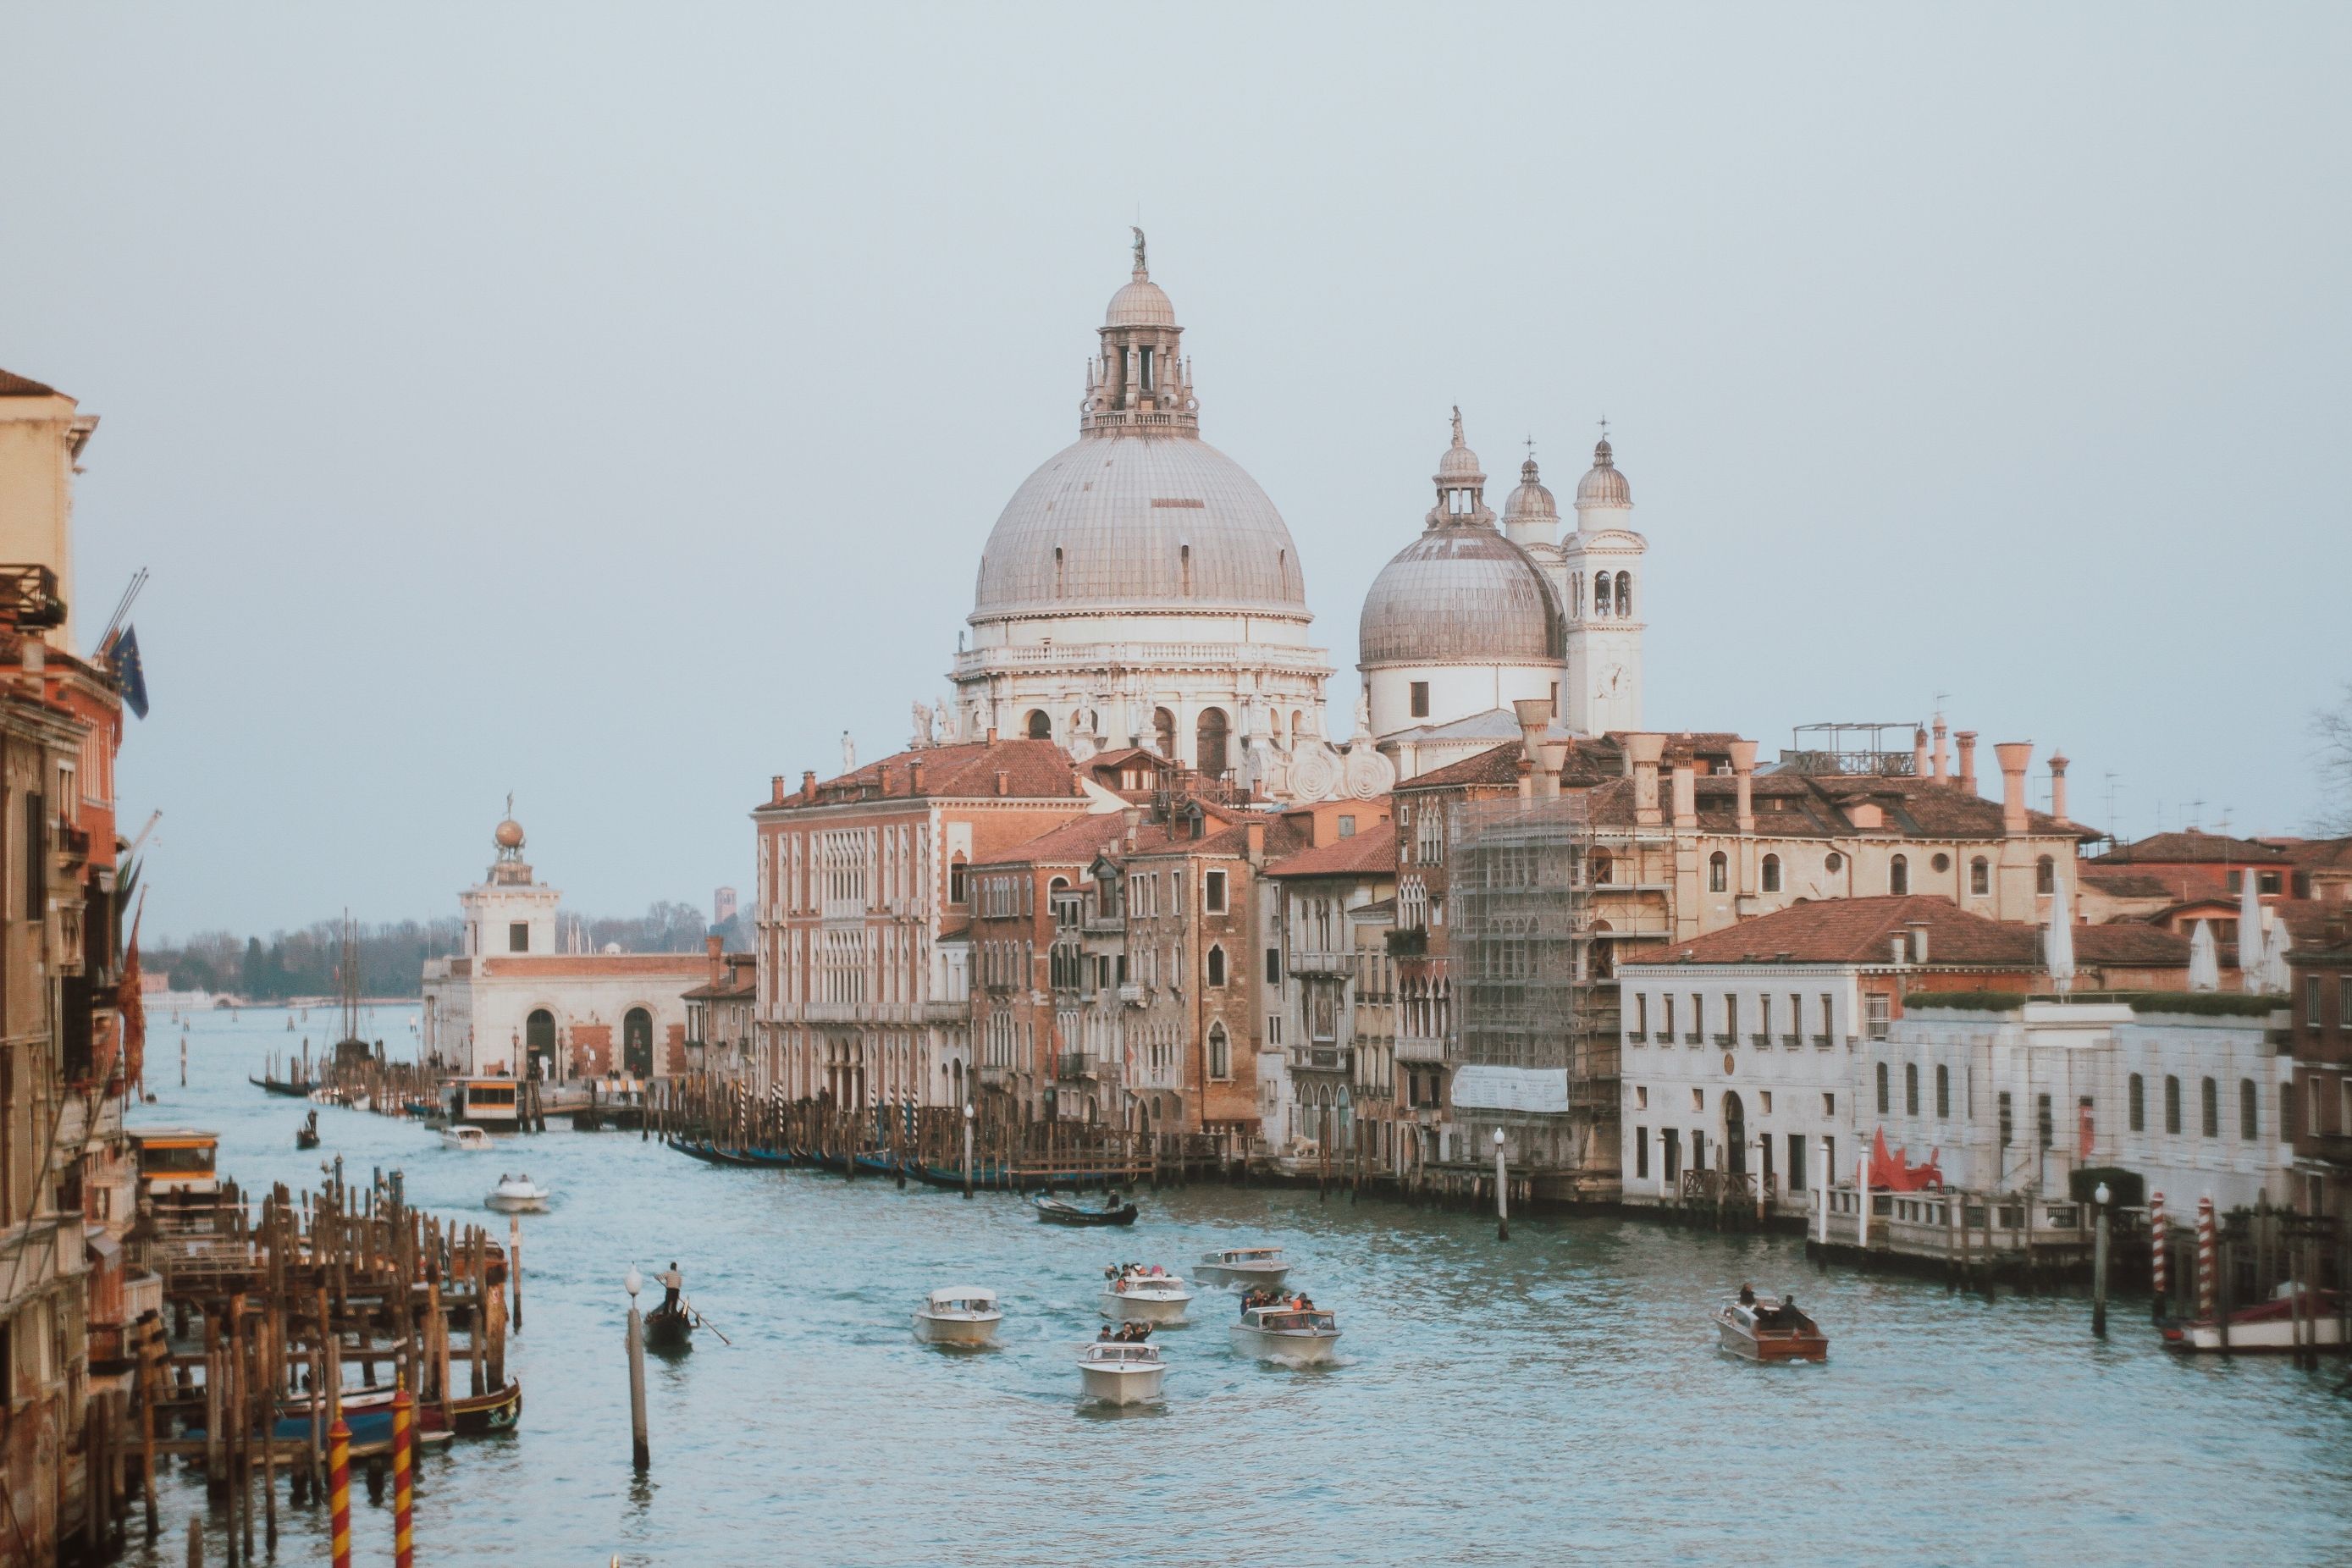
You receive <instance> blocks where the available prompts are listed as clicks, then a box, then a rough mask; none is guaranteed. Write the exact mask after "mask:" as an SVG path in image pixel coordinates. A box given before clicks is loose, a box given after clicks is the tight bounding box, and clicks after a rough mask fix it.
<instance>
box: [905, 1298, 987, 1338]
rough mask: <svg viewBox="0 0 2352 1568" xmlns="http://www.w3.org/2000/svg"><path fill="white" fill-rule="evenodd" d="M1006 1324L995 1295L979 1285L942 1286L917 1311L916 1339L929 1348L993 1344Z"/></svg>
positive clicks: (924, 1300) (925, 1299) (924, 1299)
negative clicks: (930, 1346)
mask: <svg viewBox="0 0 2352 1568" xmlns="http://www.w3.org/2000/svg"><path fill="white" fill-rule="evenodd" d="M1003 1321H1004V1313H1003V1310H1001V1309H1000V1308H999V1307H998V1306H997V1304H996V1292H995V1291H993V1290H990V1289H983V1288H982V1287H981V1286H978V1285H948V1286H942V1287H941V1288H940V1289H937V1290H934V1291H932V1292H931V1293H930V1294H929V1295H928V1296H926V1297H924V1298H923V1304H922V1305H921V1306H919V1307H918V1308H916V1309H915V1337H916V1338H917V1339H919V1340H920V1341H922V1342H924V1343H925V1344H927V1345H984V1344H989V1343H992V1342H994V1340H995V1339H996V1331H997V1328H998V1326H999V1325H1001V1324H1002V1323H1003Z"/></svg>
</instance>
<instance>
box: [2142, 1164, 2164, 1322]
mask: <svg viewBox="0 0 2352 1568" xmlns="http://www.w3.org/2000/svg"><path fill="white" fill-rule="evenodd" d="M2164 1235H2165V1231H2164V1194H2162V1193H2150V1194H2147V1237H2148V1247H2149V1248H2150V1250H2149V1253H2148V1259H2147V1280H2148V1285H2149V1287H2150V1289H2152V1290H2153V1291H2154V1292H2155V1296H2156V1300H2155V1303H2154V1304H2153V1306H2152V1307H2151V1308H2150V1309H2149V1311H2148V1316H2149V1317H2151V1318H2157V1319H2161V1318H2162V1317H2163V1316H2164V1298H2165V1294H2166V1292H2167V1290H2168V1288H2169V1282H2168V1279H2166V1271H2167V1269H2168V1268H2169V1263H2168V1260H2167V1259H2166V1258H2165V1256H2164Z"/></svg>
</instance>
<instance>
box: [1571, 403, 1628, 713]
mask: <svg viewBox="0 0 2352 1568" xmlns="http://www.w3.org/2000/svg"><path fill="white" fill-rule="evenodd" d="M1560 546H1561V548H1560V557H1561V559H1560V565H1559V568H1558V570H1559V572H1560V574H1561V578H1560V587H1561V590H1562V591H1561V595H1560V597H1561V599H1562V601H1563V602H1564V603H1565V605H1566V606H1567V609H1568V691H1567V700H1566V701H1565V703H1564V704H1563V707H1564V708H1565V711H1564V712H1562V713H1561V715H1560V719H1561V721H1563V722H1564V723H1566V724H1567V726H1568V727H1569V728H1570V729H1571V730H1574V731H1577V732H1578V733H1579V734H1583V735H1598V734H1601V733H1604V732H1605V731H1611V730H1639V729H1640V728H1641V727H1642V618H1641V617H1642V611H1643V593H1644V591H1645V586H1644V584H1643V581H1642V557H1643V555H1644V554H1645V553H1647V552H1648V551H1649V548H1650V545H1649V541H1647V540H1645V539H1643V537H1642V536H1641V535H1640V534H1639V533H1637V532H1635V531H1633V489H1632V487H1630V486H1629V485H1627V484H1626V482H1625V476H1624V475H1623V474H1622V473H1620V472H1619V471H1618V468H1617V462H1616V454H1615V452H1614V451H1613V450H1612V448H1611V447H1610V445H1609V422H1608V421H1607V420H1605V419H1604V420H1602V421H1601V442H1600V444H1599V445H1598V446H1596V447H1593V448H1592V467H1591V468H1590V469H1588V470H1586V472H1585V475H1584V477H1583V478H1582V479H1579V480H1578V481H1577V484H1576V527H1575V529H1574V531H1571V532H1570V534H1569V535H1568V537H1567V538H1566V539H1564V540H1562V541H1561V542H1560Z"/></svg>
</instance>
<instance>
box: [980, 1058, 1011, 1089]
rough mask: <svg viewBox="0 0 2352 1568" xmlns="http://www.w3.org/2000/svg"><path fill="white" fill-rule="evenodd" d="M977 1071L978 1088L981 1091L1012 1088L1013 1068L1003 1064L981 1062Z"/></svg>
mask: <svg viewBox="0 0 2352 1568" xmlns="http://www.w3.org/2000/svg"><path fill="white" fill-rule="evenodd" d="M979 1070H980V1087H981V1088H982V1089H1010V1088H1012V1087H1013V1068H1011V1067H1009V1066H1008V1065H1006V1064H1005V1063H1003V1062H982V1063H981V1064H980V1069H979Z"/></svg>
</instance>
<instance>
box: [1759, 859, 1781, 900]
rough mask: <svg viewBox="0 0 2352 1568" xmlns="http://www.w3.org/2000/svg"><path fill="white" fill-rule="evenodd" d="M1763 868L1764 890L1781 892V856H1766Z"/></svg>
mask: <svg viewBox="0 0 2352 1568" xmlns="http://www.w3.org/2000/svg"><path fill="white" fill-rule="evenodd" d="M1763 870H1764V890H1765V891H1766V892H1768V893H1777V892H1779V891H1780V857H1779V856H1778V855H1767V856H1765V857H1764V867H1763Z"/></svg>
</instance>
